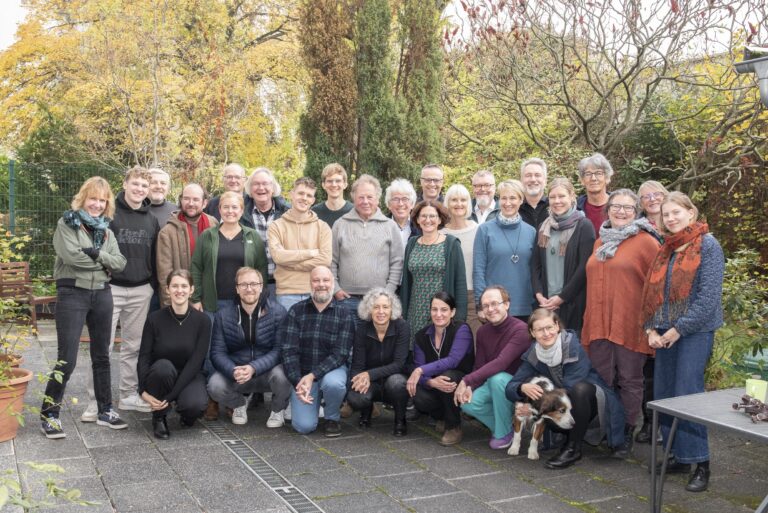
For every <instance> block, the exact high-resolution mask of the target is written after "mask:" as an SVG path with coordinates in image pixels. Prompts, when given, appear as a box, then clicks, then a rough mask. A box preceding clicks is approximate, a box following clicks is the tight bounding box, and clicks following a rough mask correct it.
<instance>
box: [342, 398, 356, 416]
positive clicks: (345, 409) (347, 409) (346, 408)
mask: <svg viewBox="0 0 768 513" xmlns="http://www.w3.org/2000/svg"><path fill="white" fill-rule="evenodd" d="M352 413H354V410H353V409H352V407H351V406H350V405H349V403H348V402H347V401H344V402H343V403H342V404H341V408H339V414H340V415H341V418H342V419H346V418H349V417H351V416H352Z"/></svg>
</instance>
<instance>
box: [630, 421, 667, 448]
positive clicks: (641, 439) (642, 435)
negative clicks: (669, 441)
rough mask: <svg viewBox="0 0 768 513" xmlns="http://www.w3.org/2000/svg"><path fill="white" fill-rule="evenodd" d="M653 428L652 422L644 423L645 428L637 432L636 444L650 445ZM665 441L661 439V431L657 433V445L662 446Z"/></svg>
mask: <svg viewBox="0 0 768 513" xmlns="http://www.w3.org/2000/svg"><path fill="white" fill-rule="evenodd" d="M652 429H653V427H652V426H651V423H650V422H646V423H643V427H641V428H640V431H638V432H637V434H636V435H635V442H637V443H639V444H649V443H651V430H652ZM662 441H663V438H662V437H661V430H660V429H659V430H658V431H657V432H656V443H657V444H661V443H662Z"/></svg>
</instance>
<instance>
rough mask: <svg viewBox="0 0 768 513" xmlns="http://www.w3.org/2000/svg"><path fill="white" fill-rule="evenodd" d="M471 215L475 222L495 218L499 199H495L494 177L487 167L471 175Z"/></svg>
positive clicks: (479, 222) (480, 222) (481, 222)
mask: <svg viewBox="0 0 768 513" xmlns="http://www.w3.org/2000/svg"><path fill="white" fill-rule="evenodd" d="M472 196H474V197H473V199H472V215H471V216H470V219H471V220H473V221H475V222H476V223H477V224H483V223H484V222H486V221H490V220H491V219H495V218H496V215H497V214H498V213H499V200H498V199H496V178H494V176H493V173H491V172H490V171H489V170H487V169H481V170H480V171H478V172H477V173H475V174H474V175H472Z"/></svg>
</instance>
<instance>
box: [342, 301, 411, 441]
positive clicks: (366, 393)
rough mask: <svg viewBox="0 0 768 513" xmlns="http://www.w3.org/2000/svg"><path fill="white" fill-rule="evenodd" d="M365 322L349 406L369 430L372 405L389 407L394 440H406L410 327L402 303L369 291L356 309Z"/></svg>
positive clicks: (355, 355)
mask: <svg viewBox="0 0 768 513" xmlns="http://www.w3.org/2000/svg"><path fill="white" fill-rule="evenodd" d="M357 312H358V314H359V315H360V318H361V319H364V320H365V322H363V323H362V324H360V325H358V327H357V330H356V331H355V346H354V350H353V351H352V367H351V369H350V372H349V374H350V376H352V383H351V387H350V390H349V392H347V402H348V403H349V405H350V406H351V407H352V408H353V409H355V410H359V411H360V427H366V428H367V427H370V425H371V412H372V411H373V401H384V402H386V403H390V404H391V405H392V406H393V408H394V410H395V428H394V431H393V434H394V435H395V436H404V435H405V434H406V427H405V407H406V405H407V404H408V392H407V390H406V389H405V381H406V377H405V375H404V374H403V372H405V364H406V360H407V358H408V341H409V339H410V336H411V332H410V328H409V326H408V323H407V322H406V321H404V320H403V319H402V313H403V309H402V306H400V300H399V299H398V298H397V296H395V295H394V294H392V293H391V292H388V291H387V290H386V289H384V288H375V289H372V290H371V291H369V292H368V293H367V294H366V295H365V296H364V297H363V300H362V301H361V302H360V305H359V306H358V307H357Z"/></svg>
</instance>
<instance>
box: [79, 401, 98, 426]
mask: <svg viewBox="0 0 768 513" xmlns="http://www.w3.org/2000/svg"><path fill="white" fill-rule="evenodd" d="M98 417H99V405H98V404H96V401H90V402H89V403H88V407H87V408H86V409H85V411H84V412H83V414H82V415H80V422H96V419H98Z"/></svg>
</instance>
